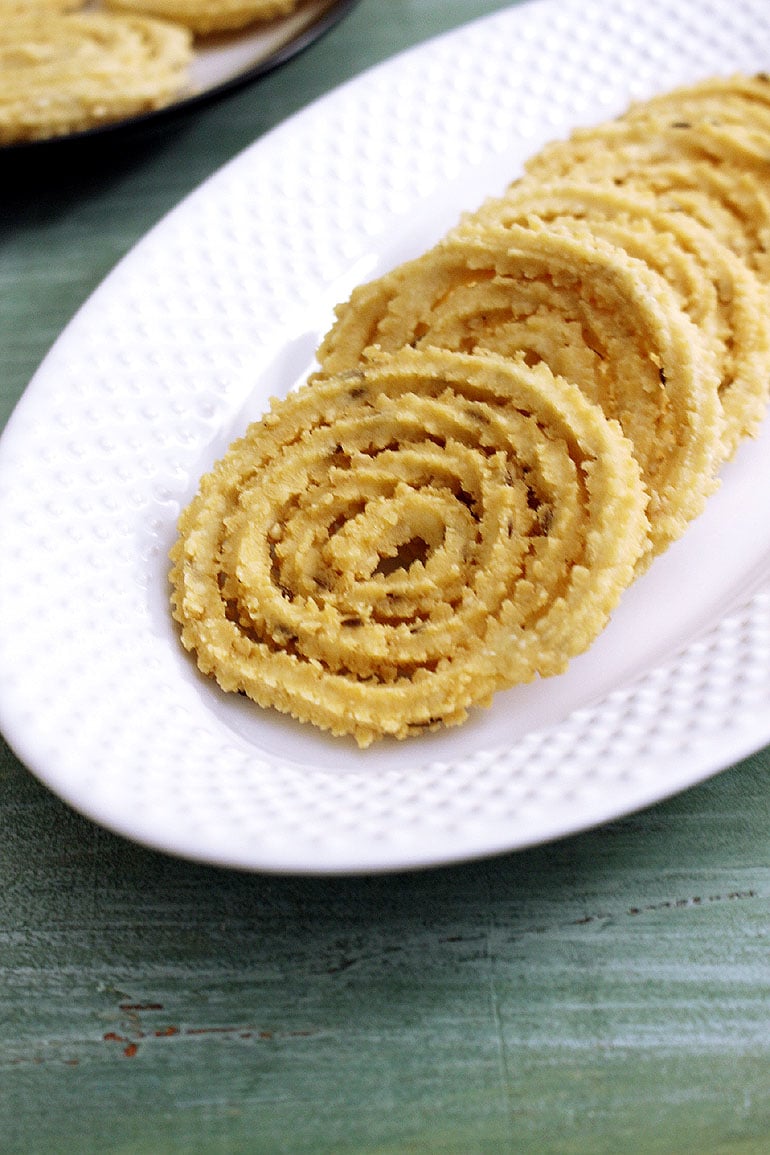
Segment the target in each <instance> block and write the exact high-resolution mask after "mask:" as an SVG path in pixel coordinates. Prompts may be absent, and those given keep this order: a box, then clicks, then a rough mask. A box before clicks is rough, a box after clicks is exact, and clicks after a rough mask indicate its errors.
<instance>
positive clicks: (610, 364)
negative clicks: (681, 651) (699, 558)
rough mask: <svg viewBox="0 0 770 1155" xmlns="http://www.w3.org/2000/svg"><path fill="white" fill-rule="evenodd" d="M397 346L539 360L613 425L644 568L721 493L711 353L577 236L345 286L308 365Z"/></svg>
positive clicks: (673, 308)
mask: <svg viewBox="0 0 770 1155" xmlns="http://www.w3.org/2000/svg"><path fill="white" fill-rule="evenodd" d="M405 345H413V346H415V347H418V348H421V347H425V346H437V347H441V348H446V349H455V350H460V351H465V352H479V351H484V350H487V351H492V352H495V353H497V354H499V355H502V356H507V357H514V358H515V357H522V356H523V357H524V358H525V359H526V360H527V361H528V362H529V363H530V364H534V363H537V362H539V361H543V362H545V363H546V364H547V365H548V366H549V368H550V369H551V370H552V371H553V372H554V373H555V374H556V375H558V376H560V377H564V378H566V379H567V380H569V381H572V382H574V383H576V384H577V385H578V386H579V387H580V388H581V389H582V391H583V392H584V393H585V395H586V396H587V397H588V398H589V399H590V400H591V401H593V402H595V403H597V404H599V405H600V406H601V407H602V409H603V410H604V412H605V414H606V415H607V416H608V417H611V418H614V419H616V420H617V421H619V423H620V425H621V427H622V428H623V431H624V433H625V435H626V436H627V437H628V439H629V440H630V441H631V443H632V445H633V447H634V452H635V454H636V456H637V458H638V460H639V464H640V466H641V470H642V476H643V478H644V480H645V483H646V485H647V487H648V490H649V493H650V506H649V510H648V514H649V518H650V526H651V529H650V553H649V555H648V556H647V557H646V558H645V559H643V561H642V563H641V564H642V566H644V565H646V564H648V562H649V560H650V559H651V557H652V556H654V555H656V554H658V553H660V552H661V551H662V550H663V549H665V548H666V547H667V546H668V545H669V544H670V543H671V542H672V541H674V540H675V539H676V538H677V537H679V536H680V535H681V533H682V532H683V530H684V528H685V526H686V525H687V523H688V522H689V521H690V520H691V519H692V518H693V517H695V516H697V514H699V513H700V512H701V511H702V509H703V507H704V504H705V501H706V497H707V496H708V494H710V493H711V492H713V490H714V489H715V488H716V486H717V484H718V483H717V480H716V468H717V464H718V462H719V461H720V460H721V456H722V449H721V435H722V416H721V406H720V403H719V397H718V384H719V378H718V374H717V369H716V362H715V358H714V354H713V350H711V349H709V348H707V347H706V346H705V345H704V343H703V341H702V338H701V335H700V334H699V332H698V329H697V328H696V326H695V325H694V324H693V322H692V321H691V320H690V318H689V317H688V316H687V314H686V313H685V312H684V310H683V309H682V308H681V307H680V305H679V303H678V302H677V300H676V297H675V295H674V292H673V290H672V289H671V288H670V287H669V286H668V284H667V283H666V282H665V280H664V279H663V277H662V276H660V275H659V274H657V273H656V272H655V271H654V270H652V269H650V268H649V267H648V266H647V265H646V264H645V263H644V262H643V261H641V260H638V259H636V258H633V257H630V256H629V255H628V254H627V253H625V252H623V251H622V250H621V249H619V248H618V247H617V246H614V245H610V244H607V243H606V242H604V241H603V240H602V239H601V238H599V237H596V236H594V235H593V234H592V233H591V232H590V229H589V228H588V226H587V225H583V226H582V228H581V226H580V222H576V223H575V225H574V227H573V228H571V229H567V228H564V227H562V226H558V225H556V224H554V225H553V226H552V227H548V228H545V227H543V228H528V227H523V226H519V225H512V226H511V227H508V228H502V227H499V228H497V229H495V228H493V227H491V226H490V227H489V228H485V229H484V230H482V231H480V232H479V234H478V235H463V236H455V237H447V238H446V239H445V240H444V241H443V242H442V243H440V244H439V245H437V246H435V247H434V248H433V249H432V250H430V251H429V252H428V253H426V254H424V255H423V256H422V257H418V258H416V259H415V260H413V261H410V262H406V263H405V264H402V265H400V266H399V267H397V268H396V269H394V270H393V271H392V272H390V273H387V274H385V275H384V276H383V277H381V278H378V279H377V280H375V281H373V282H370V283H369V284H367V285H362V286H359V287H358V288H357V289H355V290H354V292H353V293H352V294H351V296H350V298H349V300H348V301H347V302H345V303H343V304H341V305H340V306H338V307H337V310H336V321H335V324H334V325H333V326H332V328H331V329H330V331H329V332H328V333H327V335H326V336H325V338H324V340H323V341H322V343H321V345H320V348H319V350H318V360H319V362H320V365H321V367H322V370H323V371H324V372H326V373H333V372H340V371H341V370H343V369H348V368H351V367H352V366H354V365H355V364H356V363H357V361H358V359H359V358H360V356H361V355H362V353H363V352H364V350H365V349H367V348H369V347H377V348H380V349H382V350H383V351H384V352H393V351H395V350H396V349H398V348H401V347H403V346H405Z"/></svg>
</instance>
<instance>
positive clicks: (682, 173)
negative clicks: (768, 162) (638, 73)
mask: <svg viewBox="0 0 770 1155" xmlns="http://www.w3.org/2000/svg"><path fill="white" fill-rule="evenodd" d="M525 172H526V177H527V178H531V179H532V180H534V181H539V182H543V183H553V182H555V181H563V180H569V181H587V180H588V181H599V182H601V183H603V184H606V183H612V184H615V185H616V186H618V187H622V188H625V189H627V190H639V191H642V192H644V193H649V194H651V195H653V196H655V197H656V198H657V200H658V202H659V207H660V208H661V209H662V210H663V211H678V212H682V213H686V214H688V215H690V216H692V217H693V218H694V219H695V220H696V221H698V222H699V223H700V224H702V225H704V227H706V228H708V229H710V230H711V231H712V232H713V233H714V235H715V236H716V237H717V238H718V239H719V240H721V241H722V242H723V243H724V244H725V245H727V246H728V247H729V248H730V249H732V251H733V252H735V253H736V255H737V256H739V257H740V258H741V259H742V260H744V261H745V262H746V263H747V264H748V265H749V267H750V268H751V269H753V270H754V271H755V272H756V273H757V274H758V276H759V277H760V278H761V279H762V280H763V281H770V195H768V192H767V187H766V186H767V181H766V180H764V179H763V178H762V176H761V174H760V173H759V172H758V171H757V169H756V167H755V166H751V165H749V166H747V165H742V164H739V163H729V162H728V161H727V160H726V159H725V158H724V157H723V158H721V159H720V158H719V157H716V156H714V155H710V154H709V153H708V152H706V151H704V149H703V148H698V147H697V142H696V141H695V140H694V139H693V134H692V132H689V133H688V130H687V129H685V128H676V127H672V126H671V125H666V124H665V123H661V122H660V121H658V122H654V123H650V122H649V121H648V120H647V119H645V118H643V117H637V118H630V119H623V118H619V119H617V120H613V121H609V122H605V123H603V124H599V125H595V126H592V127H589V128H580V129H577V130H575V131H574V132H573V133H572V134H571V135H570V136H569V137H567V138H566V139H564V140H557V141H553V142H551V143H550V144H547V145H545V146H544V147H543V148H542V149H541V150H540V151H539V152H538V153H536V154H535V155H534V156H532V157H531V158H530V159H529V160H528V161H527V163H526V164H525ZM512 187H514V186H512Z"/></svg>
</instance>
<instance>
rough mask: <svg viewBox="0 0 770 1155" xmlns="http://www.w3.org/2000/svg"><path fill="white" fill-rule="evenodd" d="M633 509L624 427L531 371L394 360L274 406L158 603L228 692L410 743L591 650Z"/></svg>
mask: <svg viewBox="0 0 770 1155" xmlns="http://www.w3.org/2000/svg"><path fill="white" fill-rule="evenodd" d="M646 501H647V497H646V493H645V491H644V488H643V486H642V484H641V480H640V475H639V468H638V465H637V463H636V460H635V458H634V456H633V452H632V448H631V446H630V444H629V443H628V441H627V440H626V439H625V438H624V436H623V435H622V432H621V430H620V427H619V426H618V425H617V423H616V422H613V421H608V420H607V419H606V418H605V417H604V415H603V414H602V412H601V410H600V409H599V408H598V407H597V406H595V405H592V404H591V403H590V402H589V401H587V400H586V398H585V397H584V396H583V395H582V393H581V392H580V391H579V390H578V389H577V388H576V387H575V386H573V385H571V384H570V383H569V382H566V381H559V380H557V379H556V378H555V377H554V376H553V374H552V373H551V372H550V371H549V370H548V368H547V367H546V366H545V365H544V364H541V365H537V366H534V367H532V366H528V365H526V364H525V363H524V362H523V361H510V360H505V359H503V358H499V357H495V356H493V355H481V356H474V355H469V354H463V353H453V352H447V351H443V350H437V349H430V350H414V349H404V350H402V351H401V352H399V353H397V354H396V355H394V356H392V357H388V356H383V355H380V356H375V357H374V358H372V359H364V360H363V361H362V362H361V364H360V365H359V366H357V367H356V368H355V369H352V370H351V371H349V372H345V373H342V374H339V375H335V376H330V377H323V378H317V379H316V380H315V381H314V382H313V383H312V384H309V385H305V386H304V387H302V388H301V389H299V390H298V391H297V392H294V393H290V394H289V395H288V396H287V397H286V398H285V399H284V400H282V401H274V402H273V403H272V405H271V408H270V411H269V412H268V413H267V414H266V415H265V417H264V418H263V419H262V420H261V421H259V422H256V423H254V424H253V425H252V426H250V427H249V429H248V430H247V432H246V434H245V436H244V437H243V438H241V439H239V440H238V441H236V442H235V443H234V444H233V445H232V446H231V448H230V449H229V451H228V452H227V454H226V455H225V457H224V458H223V459H222V460H221V461H220V462H219V463H218V464H217V465H216V466H215V468H214V469H213V470H212V471H211V472H210V473H209V474H207V475H206V476H205V477H204V478H203V480H202V482H201V485H200V490H199V492H198V495H197V496H196V497H195V498H194V499H193V501H192V502H191V504H190V505H189V506H188V507H187V509H186V510H185V511H184V513H183V514H182V516H181V518H180V522H179V534H180V536H179V539H178V541H177V543H176V545H175V546H174V548H173V550H172V554H171V556H172V561H173V568H172V570H171V581H172V586H173V596H172V602H173V613H174V617H175V618H176V619H177V621H178V622H179V623H180V624H181V627H182V641H183V643H184V645H185V646H186V647H187V648H188V649H189V650H191V651H194V653H195V655H196V658H197V662H198V665H199V667H200V669H201V670H202V671H203V672H204V673H205V674H207V675H209V676H212V677H214V678H215V679H216V681H217V682H218V683H219V685H220V686H221V687H222V688H223V689H225V690H230V691H239V692H241V693H244V694H246V695H247V696H248V697H250V698H252V699H253V700H254V701H256V702H258V703H259V704H260V705H262V706H269V707H275V708H277V709H278V710H280V711H283V712H285V713H289V714H291V715H293V716H294V717H295V718H298V719H300V720H301V721H306V722H311V723H314V724H315V725H316V726H319V727H321V728H322V729H325V730H329V731H331V732H332V733H333V734H352V735H353V736H354V737H355V738H356V740H357V741H358V743H359V744H360V745H362V746H365V745H368V744H369V743H370V742H372V741H373V740H375V739H377V738H381V737H383V736H386V735H392V736H394V737H396V738H405V737H407V736H409V735H412V734H416V733H419V732H421V731H424V730H427V729H434V728H436V727H437V726H439V725H453V724H457V723H459V722H461V721H463V720H464V719H465V717H466V715H467V712H468V710H469V709H470V708H471V707H472V706H488V705H489V703H490V701H491V699H492V696H493V694H494V693H495V692H497V691H498V690H501V689H503V688H506V687H510V686H513V685H516V684H519V683H523V682H528V681H531V680H532V679H533V678H535V677H537V676H538V675H541V676H547V675H551V674H555V673H558V672H560V671H562V670H564V669H565V667H566V665H567V663H568V662H569V660H570V659H571V658H572V657H574V656H575V655H576V654H578V653H581V652H582V651H583V650H585V649H586V648H587V647H588V646H589V645H590V644H591V642H592V641H593V640H594V638H595V637H596V636H597V634H598V633H599V632H600V630H601V629H602V628H603V626H604V625H605V624H606V622H607V619H608V617H609V615H610V614H611V612H612V610H613V609H614V607H615V606H616V604H617V602H618V600H619V598H620V596H621V594H622V591H623V590H624V589H625V587H626V586H627V585H628V583H629V582H630V581H631V579H632V577H633V573H634V567H635V565H636V562H637V559H638V557H639V556H640V553H641V551H642V549H643V547H644V543H645V540H646V533H647V521H646V516H645V505H646Z"/></svg>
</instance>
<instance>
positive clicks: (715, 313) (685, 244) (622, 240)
mask: <svg viewBox="0 0 770 1155" xmlns="http://www.w3.org/2000/svg"><path fill="white" fill-rule="evenodd" d="M768 87H769V88H770V86H768ZM768 96H770V92H768ZM573 221H584V222H588V224H589V227H590V229H591V232H592V234H593V235H594V236H600V237H602V238H604V240H606V241H607V242H609V243H610V244H614V245H617V246H618V247H620V248H622V249H623V250H624V251H625V252H626V253H628V254H629V255H631V256H633V257H636V258H638V259H640V260H642V261H644V262H645V263H646V264H647V265H649V266H650V268H652V269H654V270H655V272H657V273H659V274H660V275H661V276H662V277H664V278H665V280H666V281H667V283H668V284H669V285H670V286H671V287H672V289H673V290H674V292H675V294H676V297H677V300H678V302H679V304H680V305H681V307H682V308H683V309H684V310H685V311H686V312H687V314H688V315H689V316H690V318H691V319H692V321H693V322H694V324H695V325H697V327H698V329H699V331H700V333H701V335H702V336H703V339H704V341H705V342H706V344H707V345H708V346H709V347H710V348H712V349H713V350H714V354H715V357H716V364H717V371H718V374H719V398H720V402H721V405H722V417H723V432H722V444H723V454H724V457H725V458H729V457H731V456H732V455H733V454H734V452H735V450H736V449H737V447H738V445H739V443H740V442H741V440H742V439H743V438H744V437H747V436H751V435H753V434H755V433H756V431H757V429H758V426H759V424H760V422H761V420H762V418H763V417H764V414H765V411H766V407H767V401H768V394H769V392H770V295H769V294H768V290H767V287H766V286H765V285H764V284H763V283H762V282H760V280H759V279H758V277H757V276H756V275H755V274H754V273H752V272H751V270H750V269H749V268H748V267H747V265H746V264H745V262H744V261H742V260H741V259H740V258H739V257H737V256H736V255H735V253H734V252H733V251H732V250H731V249H729V248H728V247H727V246H726V245H724V244H723V243H722V242H721V241H720V240H719V239H718V237H716V236H714V234H713V233H712V232H711V231H710V230H709V229H707V228H705V226H704V225H702V224H700V223H699V222H698V221H697V220H693V219H692V218H690V217H688V216H687V215H685V214H684V213H681V212H666V211H665V210H662V209H661V207H660V204H659V201H658V199H657V198H656V197H654V196H652V195H645V194H643V193H641V192H638V191H634V190H628V189H623V188H617V187H616V186H615V185H612V184H602V183H599V182H594V183H591V182H582V183H580V182H574V183H570V182H569V181H566V180H565V181H562V182H560V183H555V184H542V183H541V182H537V181H533V180H528V179H524V180H521V181H519V182H517V184H515V185H513V186H512V187H511V188H509V190H508V191H507V193H506V194H505V195H504V196H502V197H498V198H490V199H489V200H488V201H486V202H485V203H484V204H483V205H482V206H481V207H480V208H479V209H478V210H476V211H475V212H473V213H469V214H467V215H466V216H465V217H464V218H463V220H462V221H461V223H460V225H459V226H458V228H457V229H456V230H454V233H453V234H452V235H455V236H460V237H461V236H463V235H474V234H478V233H479V232H482V233H483V232H484V230H486V229H489V228H490V227H492V228H498V227H503V228H509V227H510V226H511V225H527V224H531V225H538V224H540V225H542V224H543V223H548V224H553V223H554V222H560V223H562V224H566V225H568V226H569V224H570V222H573Z"/></svg>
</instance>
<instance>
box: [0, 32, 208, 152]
mask: <svg viewBox="0 0 770 1155" xmlns="http://www.w3.org/2000/svg"><path fill="white" fill-rule="evenodd" d="M190 59H191V40H190V34H189V32H188V31H187V30H186V29H183V28H180V27H177V26H175V25H172V24H168V23H165V22H162V21H159V20H150V19H145V18H143V17H131V16H126V17H120V16H114V15H110V14H109V13H101V12H86V13H79V12H78V13H74V14H71V15H48V14H43V12H42V11H41V12H39V13H38V14H37V15H31V16H29V17H23V18H19V19H18V20H17V19H13V20H9V21H7V22H6V23H4V24H2V25H0V144H9V143H13V142H17V141H24V140H38V139H45V138H47V137H53V136H58V135H63V134H66V133H69V132H77V131H81V130H84V129H88V128H93V127H96V126H98V125H101V124H106V123H109V122H110V121H114V120H120V119H123V118H124V117H128V116H132V115H136V114H139V113H141V112H147V111H150V110H153V109H156V108H160V107H162V106H163V105H164V104H167V103H168V102H169V101H171V100H173V99H174V98H175V97H176V96H177V95H178V94H179V92H180V91H181V90H182V88H183V86H184V85H185V83H186V77H187V67H188V64H189V62H190Z"/></svg>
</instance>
